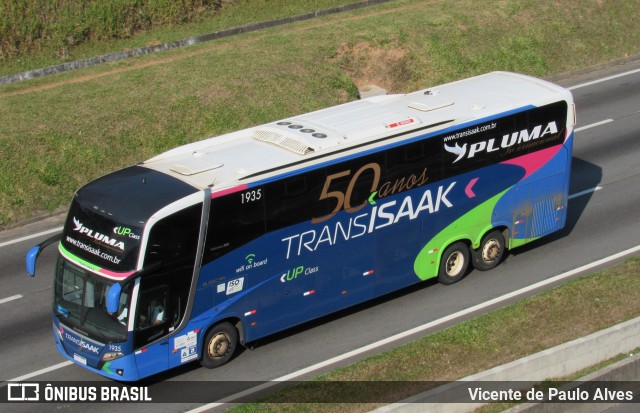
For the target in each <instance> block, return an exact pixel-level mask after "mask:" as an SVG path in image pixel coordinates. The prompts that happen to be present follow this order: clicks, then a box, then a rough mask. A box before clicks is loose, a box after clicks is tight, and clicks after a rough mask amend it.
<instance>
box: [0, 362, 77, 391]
mask: <svg viewBox="0 0 640 413" xmlns="http://www.w3.org/2000/svg"><path fill="white" fill-rule="evenodd" d="M72 364H73V362H72V361H69V360H67V361H63V362H62V363H58V364H54V365H53V366H49V367H45V368H43V369H40V370H38V371H34V372H33V373H28V374H25V375H24V376H20V377H16V378H15V379H9V380H7V381H6V382H4V383H1V384H0V387H3V386H6V385H7V383H8V382H11V381H25V380H29V379H30V378H32V377H36V376H39V375H41V374H45V373H49V372H51V371H54V370H58V369H61V368H63V367H67V366H70V365H72Z"/></svg>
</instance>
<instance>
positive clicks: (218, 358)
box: [200, 323, 238, 369]
mask: <svg viewBox="0 0 640 413" xmlns="http://www.w3.org/2000/svg"><path fill="white" fill-rule="evenodd" d="M237 344H238V331H237V330H236V328H235V327H234V326H232V325H231V324H229V323H222V324H218V325H217V326H215V327H213V328H212V329H211V330H209V333H208V334H207V337H206V338H205V341H204V346H203V348H202V360H201V361H200V364H202V366H204V367H206V368H209V369H213V368H216V367H220V366H222V365H223V364H226V363H227V362H228V361H229V360H231V357H232V356H233V353H234V352H235V351H236V346H237Z"/></svg>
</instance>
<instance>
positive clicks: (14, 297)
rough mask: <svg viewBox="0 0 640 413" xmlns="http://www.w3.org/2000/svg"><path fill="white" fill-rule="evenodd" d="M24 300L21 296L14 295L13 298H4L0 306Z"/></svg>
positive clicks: (0, 301)
mask: <svg viewBox="0 0 640 413" xmlns="http://www.w3.org/2000/svg"><path fill="white" fill-rule="evenodd" d="M20 298H22V296H21V295H20V294H16V295H12V296H11V297H7V298H3V299H2V300H0V304H4V303H8V302H9V301H13V300H17V299H20Z"/></svg>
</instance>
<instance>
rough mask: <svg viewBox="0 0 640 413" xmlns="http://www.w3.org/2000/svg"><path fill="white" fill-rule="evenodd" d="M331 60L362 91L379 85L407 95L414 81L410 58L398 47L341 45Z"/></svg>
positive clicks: (357, 44) (391, 91)
mask: <svg viewBox="0 0 640 413" xmlns="http://www.w3.org/2000/svg"><path fill="white" fill-rule="evenodd" d="M332 60H333V61H334V62H336V64H337V65H338V66H339V67H340V68H341V69H342V70H344V71H345V73H346V74H347V75H348V76H349V77H350V78H351V79H352V80H353V83H355V85H356V86H357V87H358V88H359V89H361V88H363V87H364V86H366V85H377V86H380V87H382V88H384V89H387V91H388V92H389V93H397V92H405V91H406V89H407V84H408V83H409V82H410V81H411V78H412V74H411V70H410V67H411V65H410V58H409V56H408V53H407V51H406V50H405V49H404V48H403V47H401V46H399V45H390V44H388V45H385V46H383V47H376V46H372V45H371V44H369V43H367V42H359V43H356V44H342V45H340V46H339V47H338V50H337V51H336V55H335V56H334V57H333V58H332Z"/></svg>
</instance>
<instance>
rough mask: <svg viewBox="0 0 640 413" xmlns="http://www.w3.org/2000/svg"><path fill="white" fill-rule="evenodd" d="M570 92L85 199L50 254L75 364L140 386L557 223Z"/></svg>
mask: <svg viewBox="0 0 640 413" xmlns="http://www.w3.org/2000/svg"><path fill="white" fill-rule="evenodd" d="M574 125H575V108H574V104H573V99H572V96H571V93H570V92H569V91H568V90H566V89H564V88H561V87H559V86H556V85H554V84H552V83H549V82H547V81H544V80H540V79H536V78H533V77H529V76H525V75H520V74H515V73H509V72H493V73H488V74H485V75H481V76H477V77H472V78H468V79H464V80H459V81H456V82H453V83H449V84H445V85H441V86H436V87H430V88H427V89H424V90H420V91H417V92H413V93H408V94H392V95H381V96H374V97H369V98H365V99H361V100H356V101H353V102H349V103H345V104H341V105H338V106H335V107H330V108H326V109H323V110H318V111H315V112H311V113H307V114H303V115H300V116H294V117H290V118H287V119H283V120H278V121H274V122H271V123H268V124H265V125H260V126H255V127H251V128H248V129H244V130H241V131H236V132H232V133H229V134H225V135H221V136H218V137H214V138H209V139H206V140H203V141H199V142H195V143H191V144H187V145H185V146H181V147H178V148H175V149H172V150H169V151H168V152H165V153H162V154H160V155H158V156H155V157H153V158H151V159H149V160H147V161H145V162H142V163H140V164H137V165H134V166H130V167H127V168H125V169H122V170H119V171H116V172H113V173H110V174H107V175H105V176H103V177H101V178H98V179H96V180H94V181H92V182H90V183H88V184H87V185H85V186H83V187H82V188H81V189H79V190H78V191H77V192H76V193H75V195H74V197H73V199H72V202H71V206H70V209H69V213H68V216H67V218H66V221H65V224H64V228H63V231H62V233H61V234H58V235H57V236H54V237H52V238H51V239H49V240H47V241H45V242H43V243H42V244H40V245H37V246H35V247H33V248H32V249H31V250H30V251H29V252H28V254H27V259H26V261H27V272H28V273H29V274H30V275H32V276H33V275H34V273H35V264H36V259H37V257H38V255H39V253H40V251H41V250H42V249H43V248H44V247H46V246H47V245H50V244H55V245H57V248H58V250H59V257H58V260H57V264H56V267H55V271H54V273H55V275H54V278H55V281H54V294H53V309H52V312H53V332H54V337H55V343H56V347H57V349H58V351H59V352H60V353H61V354H62V355H63V356H64V357H66V358H67V359H69V360H71V361H73V362H75V363H76V364H78V365H80V366H82V367H85V368H87V369H88V370H91V371H93V372H96V373H98V374H101V375H103V376H106V377H109V378H112V379H115V380H119V381H136V380H139V379H142V378H145V377H149V376H151V375H153V374H156V373H159V372H162V371H165V370H167V369H171V368H174V367H177V366H180V365H183V364H185V363H189V362H192V361H199V362H200V363H201V364H202V365H203V366H205V367H208V368H214V367H218V366H221V365H223V364H225V363H227V362H228V361H229V360H230V359H231V358H232V357H233V356H234V353H235V350H236V349H237V348H238V347H239V346H247V345H251V344H252V343H255V342H256V340H258V339H260V338H263V337H265V336H268V335H271V334H274V333H276V332H278V331H282V330H284V329H287V328H290V327H292V326H295V325H299V324H301V323H305V322H308V321H310V320H312V319H316V318H318V317H321V316H324V315H327V314H329V313H333V312H336V311H339V310H341V309H344V308H347V307H349V306H353V305H355V304H358V303H362V302H364V301H367V300H371V299H373V298H375V297H379V296H381V295H384V294H388V293H390V292H393V291H396V290H398V289H401V288H404V287H407V286H409V285H412V284H415V283H420V282H423V281H425V280H429V279H437V280H438V281H440V282H441V283H443V284H452V283H454V282H456V281H458V280H460V279H461V278H463V277H465V276H466V275H467V273H469V272H470V271H472V268H475V269H476V270H479V271H487V270H490V269H492V268H494V267H496V266H497V265H498V264H499V263H500V261H501V260H502V258H503V257H504V255H505V252H506V251H507V250H508V249H512V248H517V247H520V246H522V245H524V244H526V243H528V242H531V241H533V240H536V239H538V238H540V237H542V236H544V235H547V234H550V233H552V232H554V231H558V230H560V229H561V228H563V226H564V225H565V221H566V216H567V215H566V214H567V199H568V187H569V174H570V168H571V156H572V155H571V154H572V142H573V126H574Z"/></svg>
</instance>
